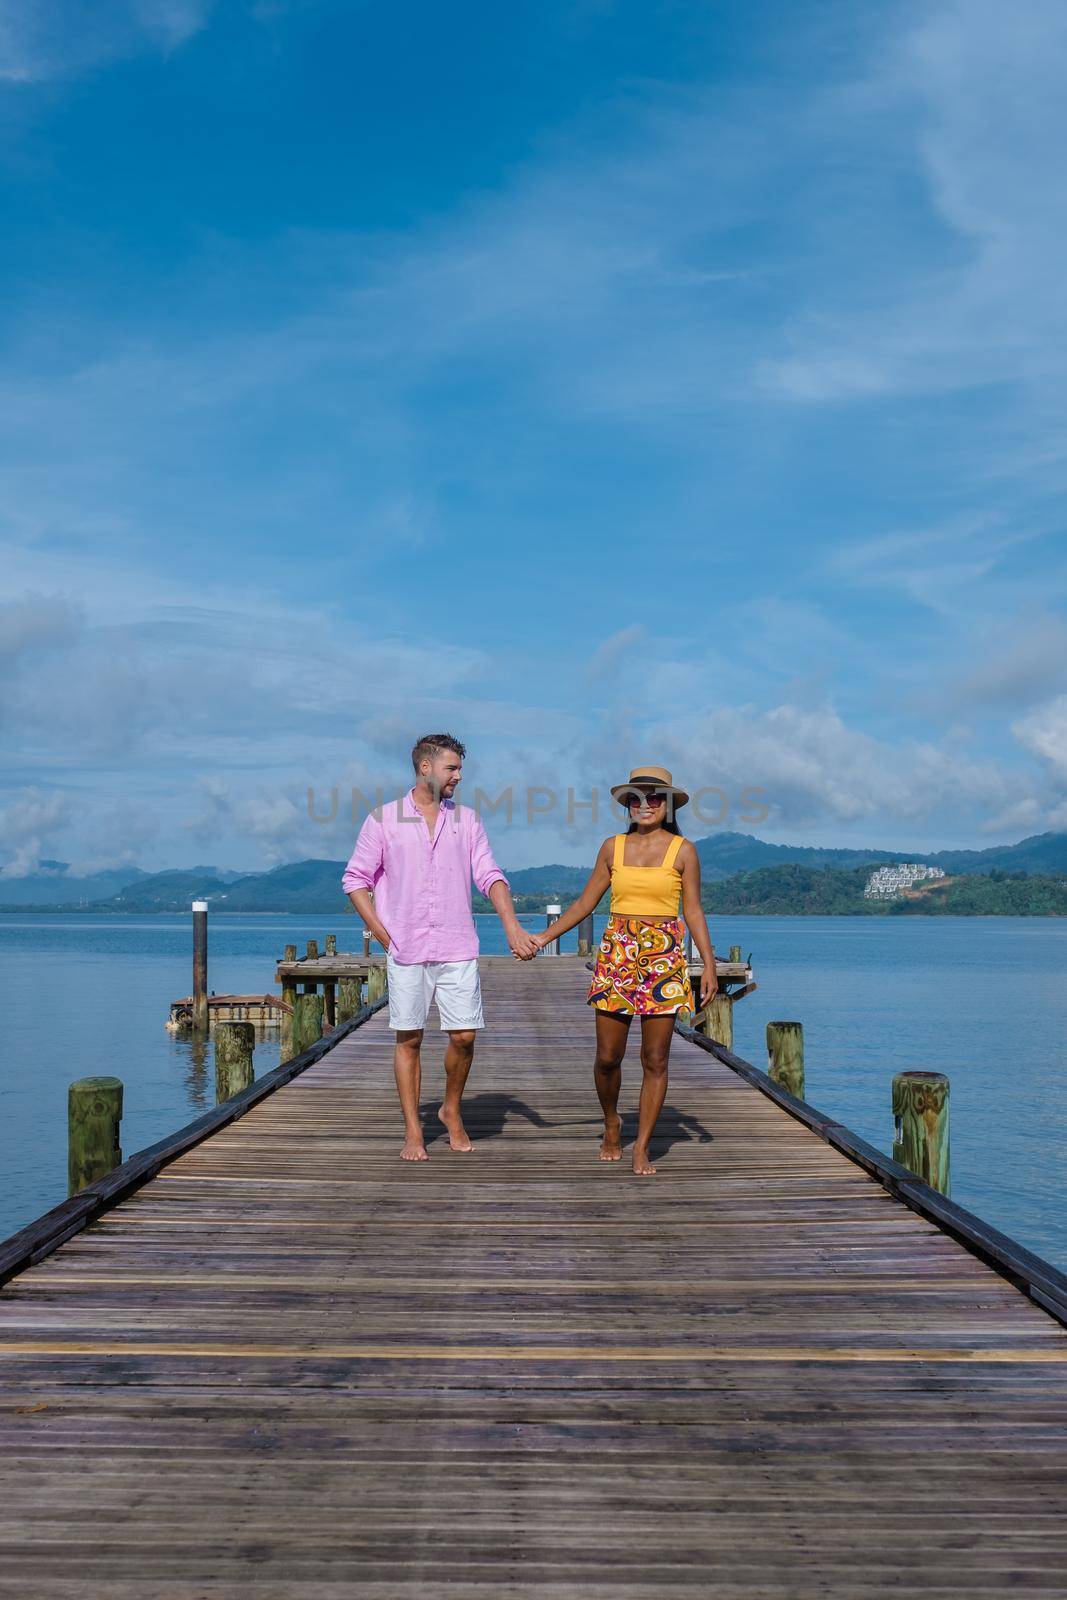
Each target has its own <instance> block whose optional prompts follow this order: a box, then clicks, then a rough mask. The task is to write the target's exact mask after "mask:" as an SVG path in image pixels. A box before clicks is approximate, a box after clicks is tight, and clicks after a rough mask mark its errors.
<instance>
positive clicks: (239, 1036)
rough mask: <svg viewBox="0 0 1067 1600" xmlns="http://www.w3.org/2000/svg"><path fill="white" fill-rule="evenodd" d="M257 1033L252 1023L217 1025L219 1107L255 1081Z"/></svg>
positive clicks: (217, 1093)
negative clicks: (254, 1057)
mask: <svg viewBox="0 0 1067 1600" xmlns="http://www.w3.org/2000/svg"><path fill="white" fill-rule="evenodd" d="M255 1047H256V1030H255V1028H254V1027H253V1026H252V1024H251V1023H250V1022H216V1024H215V1104H216V1105H221V1104H222V1102H223V1101H224V1100H232V1099H233V1097H234V1095H235V1094H240V1092H241V1090H242V1089H247V1088H248V1085H249V1084H250V1083H251V1082H252V1081H253V1079H254V1078H255V1075H256V1074H255V1070H254V1068H253V1066H252V1052H253V1050H254V1049H255Z"/></svg>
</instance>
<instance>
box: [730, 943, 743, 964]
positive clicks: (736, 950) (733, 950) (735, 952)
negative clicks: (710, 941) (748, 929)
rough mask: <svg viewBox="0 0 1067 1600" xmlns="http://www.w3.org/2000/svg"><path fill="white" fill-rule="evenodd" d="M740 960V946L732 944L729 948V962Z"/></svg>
mask: <svg viewBox="0 0 1067 1600" xmlns="http://www.w3.org/2000/svg"><path fill="white" fill-rule="evenodd" d="M740 959H741V946H740V945H739V944H732V945H731V946H730V960H731V961H740Z"/></svg>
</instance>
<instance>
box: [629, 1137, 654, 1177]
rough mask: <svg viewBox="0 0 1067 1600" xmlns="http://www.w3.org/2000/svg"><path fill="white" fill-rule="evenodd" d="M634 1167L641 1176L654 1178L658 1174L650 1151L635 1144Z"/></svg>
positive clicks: (638, 1175)
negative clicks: (649, 1154) (650, 1158)
mask: <svg viewBox="0 0 1067 1600" xmlns="http://www.w3.org/2000/svg"><path fill="white" fill-rule="evenodd" d="M633 1169H634V1172H635V1174H636V1175H637V1177H639V1178H653V1177H655V1175H656V1169H655V1167H654V1166H653V1165H652V1163H651V1161H650V1160H649V1159H648V1151H647V1150H639V1149H638V1148H637V1146H636V1145H635V1146H634V1159H633Z"/></svg>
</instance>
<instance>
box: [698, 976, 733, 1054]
mask: <svg viewBox="0 0 1067 1600" xmlns="http://www.w3.org/2000/svg"><path fill="white" fill-rule="evenodd" d="M700 1030H701V1032H702V1033H704V1034H706V1035H707V1037H708V1038H709V1039H714V1040H715V1043H716V1044H722V1045H725V1046H726V1048H727V1050H732V1049H733V1047H734V1003H733V1001H732V1000H731V999H730V996H729V995H728V994H723V992H722V990H721V989H720V990H719V993H718V994H713V995H712V997H711V999H710V1000H709V1001H708V1003H707V1005H706V1006H705V1007H704V1010H703V1012H702V1013H701V1017H700Z"/></svg>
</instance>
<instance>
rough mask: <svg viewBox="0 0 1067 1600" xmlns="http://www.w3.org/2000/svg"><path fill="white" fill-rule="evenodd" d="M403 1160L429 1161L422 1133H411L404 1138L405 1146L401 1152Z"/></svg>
mask: <svg viewBox="0 0 1067 1600" xmlns="http://www.w3.org/2000/svg"><path fill="white" fill-rule="evenodd" d="M400 1159H401V1161H428V1160H429V1159H430V1158H429V1156H428V1155H427V1154H426V1146H425V1145H424V1144H423V1142H422V1133H421V1132H416V1133H409V1134H408V1135H407V1137H406V1138H405V1140H404V1148H403V1149H402V1150H401V1152H400Z"/></svg>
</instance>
